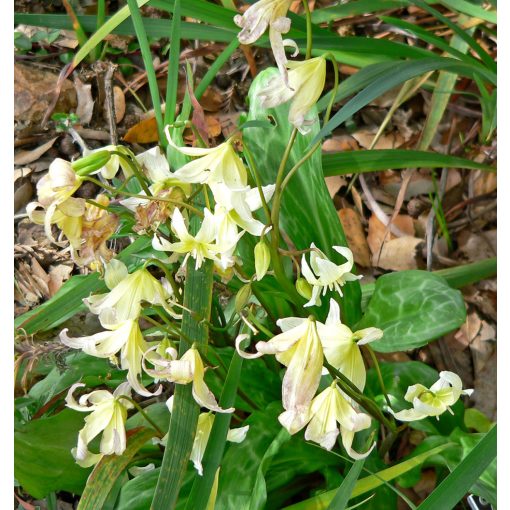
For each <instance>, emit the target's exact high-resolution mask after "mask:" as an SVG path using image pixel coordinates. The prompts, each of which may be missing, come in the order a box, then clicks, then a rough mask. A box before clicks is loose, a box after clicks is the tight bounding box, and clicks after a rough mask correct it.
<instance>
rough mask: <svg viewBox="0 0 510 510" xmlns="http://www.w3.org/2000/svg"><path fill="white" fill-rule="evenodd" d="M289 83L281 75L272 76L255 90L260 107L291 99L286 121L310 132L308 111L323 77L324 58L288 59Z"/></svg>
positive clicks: (318, 91) (320, 90) (311, 122)
mask: <svg viewBox="0 0 510 510" xmlns="http://www.w3.org/2000/svg"><path fill="white" fill-rule="evenodd" d="M287 67H288V68H289V69H290V71H289V85H288V86H287V85H286V83H285V80H284V78H283V77H282V76H281V75H276V76H273V77H272V78H271V79H270V80H269V82H268V84H267V85H266V87H265V88H264V89H262V90H261V91H260V92H259V95H258V97H259V100H260V104H261V106H262V107H263V108H274V107H276V106H278V105H280V104H283V103H286V102H287V101H290V100H292V103H291V105H290V110H289V122H290V123H291V124H292V125H293V126H294V127H296V128H297V129H298V130H299V132H300V133H302V134H306V133H308V132H310V130H311V125H312V124H313V122H314V121H313V119H312V118H310V111H311V110H312V108H313V106H314V105H315V103H316V102H317V100H318V99H319V97H320V95H321V94H322V91H323V89H324V84H325V81H326V60H325V58H324V57H316V58H312V59H309V60H304V61H302V62H288V63H287Z"/></svg>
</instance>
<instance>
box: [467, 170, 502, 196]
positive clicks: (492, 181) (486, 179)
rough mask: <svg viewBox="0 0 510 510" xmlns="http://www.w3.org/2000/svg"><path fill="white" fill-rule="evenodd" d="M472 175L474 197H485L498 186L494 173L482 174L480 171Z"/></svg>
mask: <svg viewBox="0 0 510 510" xmlns="http://www.w3.org/2000/svg"><path fill="white" fill-rule="evenodd" d="M476 172H477V173H475V174H474V177H473V180H474V186H473V194H474V196H479V195H485V194H487V193H492V192H493V191H495V190H496V189H497V186H498V177H497V175H496V174H495V173H490V172H482V171H480V170H477V171H476Z"/></svg>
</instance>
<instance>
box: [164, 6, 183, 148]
mask: <svg viewBox="0 0 510 510" xmlns="http://www.w3.org/2000/svg"><path fill="white" fill-rule="evenodd" d="M180 46H181V1H180V0H175V6H174V12H173V14H172V28H171V31H170V55H169V60H168V81H167V84H166V99H165V104H167V105H175V104H176V103H177V86H178V84H179V54H180ZM174 120H175V108H173V107H170V108H165V119H164V124H165V125H167V124H172V123H173V122H174ZM165 143H166V140H165Z"/></svg>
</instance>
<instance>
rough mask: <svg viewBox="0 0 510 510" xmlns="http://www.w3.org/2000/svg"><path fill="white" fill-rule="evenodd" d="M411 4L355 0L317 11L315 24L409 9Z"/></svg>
mask: <svg viewBox="0 0 510 510" xmlns="http://www.w3.org/2000/svg"><path fill="white" fill-rule="evenodd" d="M408 5H409V2H407V1H406V0H354V1H351V2H347V3H345V4H342V3H340V4H338V5H332V6H331V7H324V8H322V9H315V10H314V11H313V12H312V22H313V23H327V22H329V21H337V20H339V19H342V18H350V17H351V16H358V15H359V14H365V13H367V12H370V13H375V12H377V11H383V10H387V9H398V8H400V7H407V6H408Z"/></svg>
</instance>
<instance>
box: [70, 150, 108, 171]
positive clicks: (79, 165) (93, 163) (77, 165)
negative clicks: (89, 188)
mask: <svg viewBox="0 0 510 510" xmlns="http://www.w3.org/2000/svg"><path fill="white" fill-rule="evenodd" d="M111 156H112V155H111V154H110V151H107V150H101V151H96V152H92V153H91V154H89V155H88V156H85V157H84V158H80V159H78V160H77V161H74V162H73V163H72V164H71V166H72V167H73V170H74V171H75V172H76V173H77V174H78V175H82V176H83V175H90V174H92V173H94V172H96V171H97V170H100V169H101V168H103V167H104V166H105V165H106V163H108V161H110V158H111Z"/></svg>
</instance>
